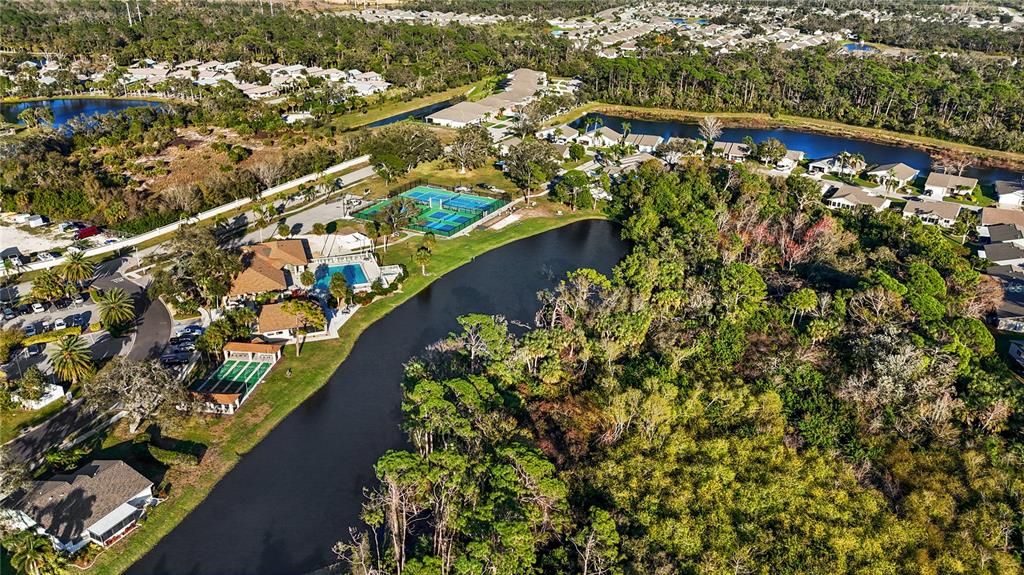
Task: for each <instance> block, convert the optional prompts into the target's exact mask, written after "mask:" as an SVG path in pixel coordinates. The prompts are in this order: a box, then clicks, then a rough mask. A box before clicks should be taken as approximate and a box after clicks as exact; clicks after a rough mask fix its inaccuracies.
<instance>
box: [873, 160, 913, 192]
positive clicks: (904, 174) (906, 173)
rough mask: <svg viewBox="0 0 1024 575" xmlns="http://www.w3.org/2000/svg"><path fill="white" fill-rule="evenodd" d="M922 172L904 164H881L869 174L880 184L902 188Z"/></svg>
mask: <svg viewBox="0 0 1024 575" xmlns="http://www.w3.org/2000/svg"><path fill="white" fill-rule="evenodd" d="M919 173H920V172H919V171H918V170H916V169H914V168H912V167H910V166H908V165H906V164H904V163H902V162H900V163H897V164H881V165H879V166H875V167H874V168H872V169H871V170H870V171H869V172H868V174H867V175H868V177H869V178H871V179H873V180H874V181H876V182H878V183H880V184H886V183H888V184H890V185H892V186H893V187H895V188H902V187H903V186H906V185H907V184H910V183H911V182H913V181H914V180H915V179H916V178H917V175H918V174H919Z"/></svg>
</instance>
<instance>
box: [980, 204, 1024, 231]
mask: <svg viewBox="0 0 1024 575" xmlns="http://www.w3.org/2000/svg"><path fill="white" fill-rule="evenodd" d="M996 224H1015V225H1016V226H1017V227H1018V228H1021V229H1024V210H1008V209H1004V208H982V209H981V225H983V226H992V225H996Z"/></svg>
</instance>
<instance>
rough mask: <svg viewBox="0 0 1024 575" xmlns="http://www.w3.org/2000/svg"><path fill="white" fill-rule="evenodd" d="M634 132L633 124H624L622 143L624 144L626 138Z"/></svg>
mask: <svg viewBox="0 0 1024 575" xmlns="http://www.w3.org/2000/svg"><path fill="white" fill-rule="evenodd" d="M632 131H633V124H632V123H631V122H623V123H622V141H623V142H625V141H626V138H628V137H629V134H630V133H631V132H632Z"/></svg>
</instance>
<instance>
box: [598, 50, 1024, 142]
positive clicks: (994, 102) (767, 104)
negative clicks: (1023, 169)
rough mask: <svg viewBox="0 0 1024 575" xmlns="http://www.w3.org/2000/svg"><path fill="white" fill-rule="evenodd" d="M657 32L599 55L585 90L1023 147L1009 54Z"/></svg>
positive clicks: (1017, 72)
mask: <svg viewBox="0 0 1024 575" xmlns="http://www.w3.org/2000/svg"><path fill="white" fill-rule="evenodd" d="M679 44H685V41H684V40H677V41H675V42H673V43H669V44H664V43H661V42H658V41H657V39H653V40H652V41H651V42H650V44H649V46H648V48H647V49H646V50H645V52H644V53H643V55H642V57H638V58H618V59H613V60H611V59H606V58H601V59H598V60H596V61H595V62H593V63H592V64H591V65H590V66H589V67H587V69H586V70H584V71H583V73H582V78H583V80H584V86H585V87H586V91H587V92H586V96H587V97H589V98H591V99H595V100H600V101H603V102H609V103H616V104H633V105H639V106H657V107H666V108H678V109H684V110H705V111H739V112H767V113H789V114H795V115H800V116H809V117H814V118H821V119H824V120H836V121H839V122H843V123H847V124H854V125H859V126H871V127H878V128H886V129H890V130H895V131H898V132H908V133H912V134H921V135H927V136H934V137H938V138H942V139H946V140H954V141H963V142H969V143H972V144H976V145H979V146H982V147H986V148H992V149H997V150H1012V151H1018V152H1020V151H1024V69H1021V68H1020V67H1019V66H1014V65H1011V63H1010V62H1009V61H1006V60H983V59H968V58H941V57H939V56H929V57H927V58H920V59H911V60H903V59H896V58H847V57H836V56H834V55H832V53H831V52H832V50H831V49H829V48H815V49H807V50H799V51H791V52H779V51H777V50H774V49H770V50H764V51H744V52H737V53H733V54H709V53H707V52H703V51H701V52H697V53H691V51H690V50H689V49H684V48H683V47H682V46H680V45H679Z"/></svg>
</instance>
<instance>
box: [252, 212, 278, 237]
mask: <svg viewBox="0 0 1024 575" xmlns="http://www.w3.org/2000/svg"><path fill="white" fill-rule="evenodd" d="M253 215H255V216H256V227H257V228H259V230H260V241H261V242H262V241H263V228H264V227H266V226H267V224H269V223H270V219H271V218H273V217H274V207H273V206H272V205H270V204H263V205H259V206H256V207H255V208H254V209H253Z"/></svg>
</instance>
